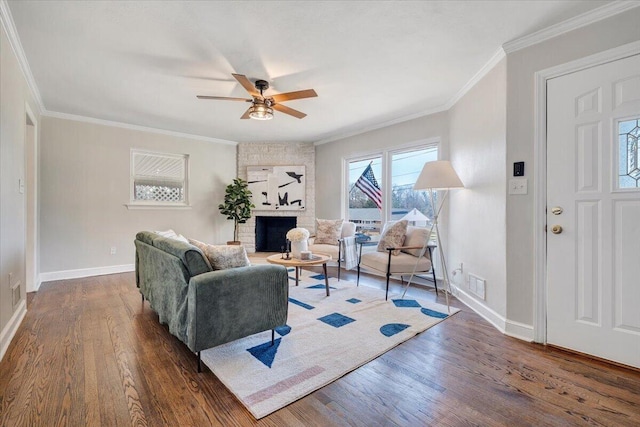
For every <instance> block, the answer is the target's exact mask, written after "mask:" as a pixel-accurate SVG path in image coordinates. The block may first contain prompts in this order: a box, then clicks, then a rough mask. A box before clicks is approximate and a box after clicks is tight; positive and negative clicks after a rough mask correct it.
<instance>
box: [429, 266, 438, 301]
mask: <svg viewBox="0 0 640 427" xmlns="http://www.w3.org/2000/svg"><path fill="white" fill-rule="evenodd" d="M431 274H433V285H434V286H435V287H436V295H437V294H438V281H437V280H436V270H435V269H434V268H433V266H432V267H431Z"/></svg>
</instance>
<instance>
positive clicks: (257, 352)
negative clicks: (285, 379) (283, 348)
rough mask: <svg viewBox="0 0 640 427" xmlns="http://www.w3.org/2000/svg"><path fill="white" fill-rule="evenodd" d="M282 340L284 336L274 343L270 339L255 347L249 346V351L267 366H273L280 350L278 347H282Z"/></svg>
mask: <svg viewBox="0 0 640 427" xmlns="http://www.w3.org/2000/svg"><path fill="white" fill-rule="evenodd" d="M281 340H282V338H278V339H276V340H275V341H274V343H273V344H271V341H269V342H266V343H264V344H260V345H257V346H255V347H251V348H248V349H247V351H248V352H249V353H251V355H252V356H253V357H255V358H256V359H258V360H259V361H261V362H262V363H264V365H265V366H267V367H268V368H271V365H272V364H273V359H275V357H276V353H277V352H278V347H280V341H281Z"/></svg>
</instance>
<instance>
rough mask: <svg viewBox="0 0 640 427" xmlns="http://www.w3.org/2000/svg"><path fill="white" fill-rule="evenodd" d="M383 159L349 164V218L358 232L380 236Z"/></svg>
mask: <svg viewBox="0 0 640 427" xmlns="http://www.w3.org/2000/svg"><path fill="white" fill-rule="evenodd" d="M382 185H383V182H382V158H381V157H375V158H370V159H366V160H358V161H354V162H349V218H348V221H352V222H355V223H356V224H358V230H357V231H358V232H359V233H363V234H378V233H379V231H380V223H381V220H382V210H381V209H380V208H381V207H382Z"/></svg>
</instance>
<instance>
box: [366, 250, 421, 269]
mask: <svg viewBox="0 0 640 427" xmlns="http://www.w3.org/2000/svg"><path fill="white" fill-rule="evenodd" d="M388 260H389V253H388V252H387V253H383V252H367V253H366V254H362V259H361V260H360V266H361V267H365V268H366V267H369V268H371V269H374V270H378V271H387V262H388ZM416 261H418V265H417V266H416ZM414 267H415V268H416V270H415V271H416V272H425V271H429V270H431V261H430V260H429V258H427V257H420V258H417V257H414V256H413V255H409V254H405V253H400V254H399V255H398V256H392V257H391V270H390V273H392V274H393V273H411V272H412V271H413V269H414Z"/></svg>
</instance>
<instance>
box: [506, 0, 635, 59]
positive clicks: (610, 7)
mask: <svg viewBox="0 0 640 427" xmlns="http://www.w3.org/2000/svg"><path fill="white" fill-rule="evenodd" d="M638 6H640V2H639V1H614V2H611V3H609V4H605V5H604V6H600V7H598V8H595V9H593V10H590V11H588V12H585V13H583V14H581V15H578V16H574V17H573V18H569V19H567V20H566V21H562V22H559V23H557V24H554V25H551V26H550V27H547V28H543V29H542V30H539V31H536V32H535V33H531V34H528V35H526V36H524V37H520V38H519V39H515V40H512V41H510V42H507V43H505V44H503V45H502V47H503V49H504V51H505V52H506V53H511V52H515V51H517V50H520V49H524V48H526V47H529V46H533V45H534V44H538V43H541V42H543V41H546V40H549V39H551V38H553V37H557V36H559V35H562V34H565V33H568V32H569V31H573V30H576V29H578V28H582V27H585V26H587V25H590V24H593V23H594V22H598V21H601V20H603V19H606V18H609V17H611V16H614V15H617V14H619V13H622V12H625V11H627V10H630V9H633V8H636V7H638Z"/></svg>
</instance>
